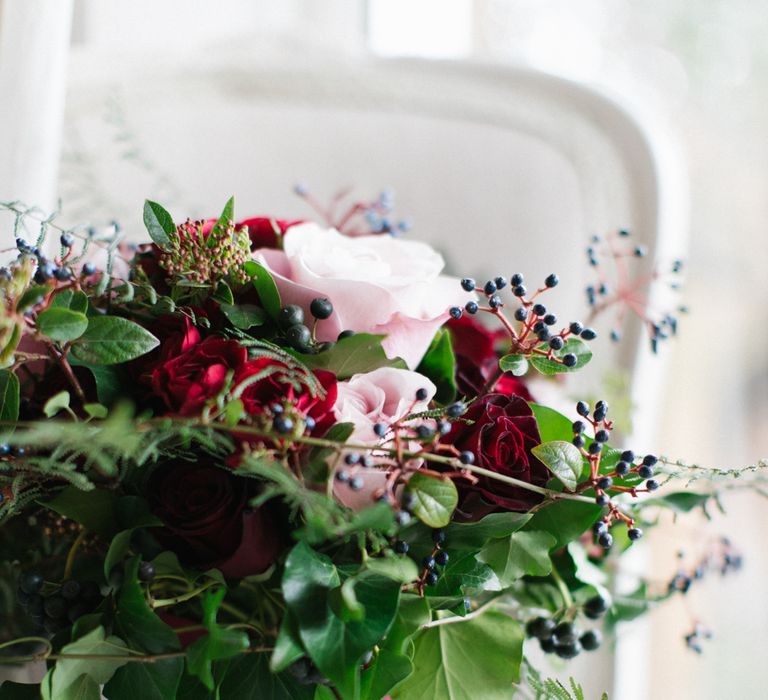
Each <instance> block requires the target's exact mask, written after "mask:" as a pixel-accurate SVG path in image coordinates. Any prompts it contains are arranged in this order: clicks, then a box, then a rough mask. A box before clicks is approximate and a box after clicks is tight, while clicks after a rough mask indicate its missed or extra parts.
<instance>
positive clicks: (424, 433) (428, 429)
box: [416, 425, 435, 440]
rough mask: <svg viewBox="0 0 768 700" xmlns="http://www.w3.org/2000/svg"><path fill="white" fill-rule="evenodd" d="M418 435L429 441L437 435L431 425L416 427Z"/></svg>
mask: <svg viewBox="0 0 768 700" xmlns="http://www.w3.org/2000/svg"><path fill="white" fill-rule="evenodd" d="M416 434H417V435H418V436H419V437H420V438H421V439H422V440H429V439H430V438H431V437H433V436H434V434H435V429H434V428H433V427H432V426H431V425H418V426H416Z"/></svg>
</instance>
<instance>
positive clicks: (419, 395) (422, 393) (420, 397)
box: [416, 387, 429, 401]
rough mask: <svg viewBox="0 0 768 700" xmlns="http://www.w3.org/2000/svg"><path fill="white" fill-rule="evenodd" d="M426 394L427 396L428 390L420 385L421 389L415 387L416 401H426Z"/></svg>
mask: <svg viewBox="0 0 768 700" xmlns="http://www.w3.org/2000/svg"><path fill="white" fill-rule="evenodd" d="M427 396H429V392H428V391H427V390H426V389H425V388H424V387H422V388H421V389H416V400H417V401H426V400H427Z"/></svg>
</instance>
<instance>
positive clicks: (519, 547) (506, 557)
mask: <svg viewBox="0 0 768 700" xmlns="http://www.w3.org/2000/svg"><path fill="white" fill-rule="evenodd" d="M555 542H556V540H555V538H554V537H552V535H550V534H549V533H548V532H513V533H512V534H511V535H510V536H509V537H508V538H505V539H499V540H491V541H490V542H489V543H488V544H486V545H485V547H483V548H482V549H481V550H480V553H479V554H478V555H477V558H478V559H479V560H480V561H481V562H483V563H485V564H488V566H490V567H491V568H492V569H493V570H494V572H496V575H497V576H498V577H499V580H500V581H501V583H502V585H504V586H509V585H511V584H512V583H513V582H514V581H516V580H517V579H519V578H520V577H521V576H526V575H532V576H546V575H547V574H549V573H550V572H551V571H552V561H551V560H550V558H549V550H550V549H551V548H552V547H553V546H554V544H555Z"/></svg>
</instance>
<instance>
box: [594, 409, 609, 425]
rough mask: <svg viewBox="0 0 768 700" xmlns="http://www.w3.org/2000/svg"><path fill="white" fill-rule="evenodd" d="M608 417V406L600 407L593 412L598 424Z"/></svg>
mask: <svg viewBox="0 0 768 700" xmlns="http://www.w3.org/2000/svg"><path fill="white" fill-rule="evenodd" d="M606 415H608V407H607V406H600V407H598V408H595V410H594V411H593V412H592V417H593V418H594V419H595V421H596V422H597V423H599V422H600V421H603V420H605V417H606Z"/></svg>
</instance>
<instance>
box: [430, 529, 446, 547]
mask: <svg viewBox="0 0 768 700" xmlns="http://www.w3.org/2000/svg"><path fill="white" fill-rule="evenodd" d="M432 541H433V542H434V543H435V544H443V542H445V530H443V529H440V528H438V529H436V530H432Z"/></svg>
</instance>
